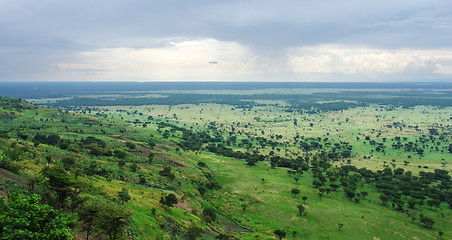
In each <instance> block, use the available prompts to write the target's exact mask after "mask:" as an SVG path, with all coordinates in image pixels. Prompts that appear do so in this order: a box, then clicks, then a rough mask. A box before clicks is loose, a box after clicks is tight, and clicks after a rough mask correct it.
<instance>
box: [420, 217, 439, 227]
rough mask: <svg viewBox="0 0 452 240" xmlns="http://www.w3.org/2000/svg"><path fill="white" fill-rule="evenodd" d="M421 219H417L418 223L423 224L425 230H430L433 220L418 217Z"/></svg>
mask: <svg viewBox="0 0 452 240" xmlns="http://www.w3.org/2000/svg"><path fill="white" fill-rule="evenodd" d="M420 217H421V218H420V219H419V221H420V222H421V223H422V224H424V227H426V228H432V227H433V224H434V223H435V221H433V219H431V218H429V217H426V216H424V215H421V216H420Z"/></svg>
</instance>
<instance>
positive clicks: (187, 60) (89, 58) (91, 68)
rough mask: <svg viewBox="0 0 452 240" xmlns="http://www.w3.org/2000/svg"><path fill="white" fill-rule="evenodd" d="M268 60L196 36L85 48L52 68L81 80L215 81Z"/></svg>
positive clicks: (232, 45)
mask: <svg viewBox="0 0 452 240" xmlns="http://www.w3.org/2000/svg"><path fill="white" fill-rule="evenodd" d="M269 61H270V60H269V59H267V58H260V57H257V56H255V55H253V53H252V52H251V51H250V50H249V49H248V47H246V46H243V45H240V44H238V43H236V42H224V41H218V40H215V39H198V40H186V41H168V44H166V46H163V47H156V48H138V49H133V48H104V49H98V50H95V51H85V52H81V53H79V54H78V55H76V56H75V57H73V56H68V59H67V60H64V61H59V62H56V63H55V64H54V67H52V68H53V69H56V70H57V71H59V72H60V73H62V74H63V73H71V74H72V75H73V77H77V76H78V77H83V78H84V79H86V78H90V76H91V77H93V78H96V79H99V78H102V79H100V80H217V79H222V78H223V79H224V78H228V79H231V78H233V77H234V76H238V75H247V74H252V73H255V72H259V71H260V70H259V69H261V67H262V66H264V67H266V68H269V65H270V64H269ZM213 62H214V63H217V64H212V63H213Z"/></svg>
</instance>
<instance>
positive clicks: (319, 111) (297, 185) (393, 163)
mask: <svg viewBox="0 0 452 240" xmlns="http://www.w3.org/2000/svg"><path fill="white" fill-rule="evenodd" d="M30 99H31V98H30ZM30 101H34V102H36V103H40V104H46V105H47V106H50V107H57V108H58V109H55V108H41V107H38V106H36V105H32V104H29V103H26V102H24V101H20V100H17V99H11V98H2V102H1V103H2V107H1V108H0V110H1V112H0V114H1V115H0V116H1V118H2V126H1V129H0V130H1V131H2V137H1V139H0V140H1V142H2V145H1V149H0V151H1V154H2V155H1V156H3V157H2V159H3V160H2V165H1V167H2V170H1V171H2V178H3V183H2V186H4V187H3V190H2V193H3V194H4V195H7V194H8V192H11V189H12V188H19V189H22V191H25V192H26V191H28V193H30V192H34V193H36V194H38V195H40V196H41V197H42V199H45V203H47V204H49V205H51V206H53V207H54V208H56V209H61V210H64V211H65V212H66V214H69V215H71V216H72V218H73V219H75V223H73V224H69V225H68V227H67V228H68V229H70V232H71V233H72V235H76V236H78V237H80V238H83V236H85V237H84V239H86V234H87V233H89V235H90V236H89V238H90V239H95V238H104V239H122V238H128V239H215V238H216V239H233V238H238V239H277V238H281V239H449V238H452V230H451V229H452V218H451V217H450V216H452V214H451V213H452V211H451V207H452V190H451V184H452V182H451V177H450V170H451V168H452V166H451V165H452V139H451V137H452V134H451V131H452V119H451V117H452V107H451V103H452V97H451V93H450V89H444V88H441V89H427V90H426V89H422V90H420V89H418V88H416V89H408V90H407V89H368V88H366V89H364V88H363V89H344V88H334V89H332V88H329V89H323V88H309V89H301V88H300V89H297V88H291V89H282V88H279V89H277V88H268V89H250V90H244V89H229V90H218V89H214V90H212V89H209V90H197V89H194V90H183V91H182V90H178V89H171V90H155V91H154V90H153V91H137V90H134V91H109V92H97V93H96V92H89V93H80V92H78V93H71V94H69V95H67V94H66V95H65V94H59V95H58V96H47V95H45V96H44V95H42V96H39V97H38V98H33V100H30ZM71 159H72V160H71ZM56 172H57V173H58V174H55V173H56ZM52 173H54V175H58V176H60V177H61V175H63V176H65V177H62V178H60V180H61V181H63V180H65V181H63V182H66V184H67V186H68V187H67V188H64V189H66V190H67V191H68V192H67V194H66V195H64V196H63V195H61V194H59V189H58V188H56V187H55V186H53V185H52V184H51V182H49V180H50V179H51V178H53V177H54V176H53V175H52ZM62 179H63V180H62ZM14 184H15V186H16V187H13V186H14ZM79 186H83V187H79ZM26 189H28V190H26ZM60 190H61V189H60ZM46 193H47V194H46ZM24 194H26V193H24ZM107 207H111V208H114V209H115V210H114V211H113V210H110V211H109V212H116V213H118V215H119V216H121V222H123V223H124V224H122V225H119V226H118V227H117V229H116V232H117V235H112V230H110V231H109V230H108V229H109V228H107V227H106V224H105V223H108V220H109V219H111V218H110V217H109V216H106V215H105V214H97V213H96V214H94V213H93V215H92V217H93V219H94V220H93V221H92V224H91V225H90V226H92V228H91V230H90V231H91V232H89V231H87V227H86V226H87V218H86V212H87V211H88V210H92V211H93V212H97V211H99V210H103V209H106V208H107ZM107 225H108V224H107ZM110 225H112V224H110Z"/></svg>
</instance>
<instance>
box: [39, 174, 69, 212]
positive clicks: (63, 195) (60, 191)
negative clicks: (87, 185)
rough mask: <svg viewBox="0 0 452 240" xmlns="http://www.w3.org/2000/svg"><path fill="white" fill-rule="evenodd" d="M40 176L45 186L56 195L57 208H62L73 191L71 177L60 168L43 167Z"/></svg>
mask: <svg viewBox="0 0 452 240" xmlns="http://www.w3.org/2000/svg"><path fill="white" fill-rule="evenodd" d="M42 175H43V176H44V178H45V179H46V186H47V187H48V188H49V189H50V190H52V191H53V192H55V194H56V201H57V208H62V207H63V206H64V201H65V200H66V199H67V198H68V197H69V196H70V195H71V193H72V191H73V185H74V182H73V180H72V178H71V175H70V174H68V173H67V172H66V171H65V170H64V169H63V168H62V167H61V166H54V167H45V168H44V169H43V170H42Z"/></svg>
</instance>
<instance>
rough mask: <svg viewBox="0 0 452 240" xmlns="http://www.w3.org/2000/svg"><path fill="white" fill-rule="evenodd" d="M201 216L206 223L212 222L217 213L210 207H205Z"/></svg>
mask: <svg viewBox="0 0 452 240" xmlns="http://www.w3.org/2000/svg"><path fill="white" fill-rule="evenodd" d="M202 218H203V219H204V221H205V222H206V223H212V222H215V220H216V219H217V213H216V211H215V209H213V208H212V207H206V208H204V210H202Z"/></svg>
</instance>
